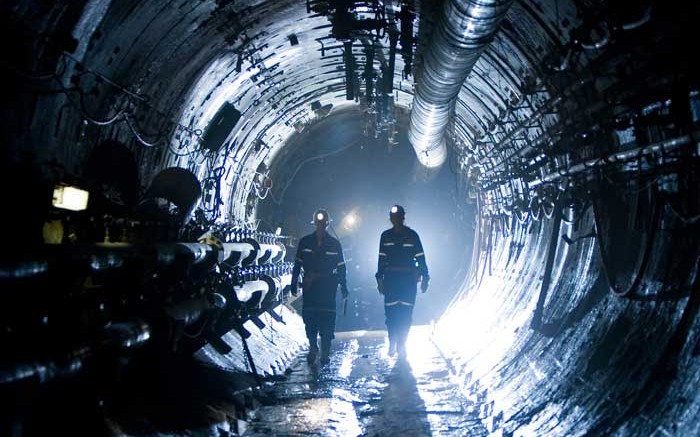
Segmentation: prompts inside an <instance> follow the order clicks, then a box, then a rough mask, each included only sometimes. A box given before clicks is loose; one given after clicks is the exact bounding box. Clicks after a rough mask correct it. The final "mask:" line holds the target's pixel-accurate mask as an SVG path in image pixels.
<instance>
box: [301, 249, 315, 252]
mask: <svg viewBox="0 0 700 437" xmlns="http://www.w3.org/2000/svg"><path fill="white" fill-rule="evenodd" d="M301 251H302V252H313V250H311V249H302V250H301Z"/></svg>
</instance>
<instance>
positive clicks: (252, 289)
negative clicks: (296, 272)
mask: <svg viewBox="0 0 700 437" xmlns="http://www.w3.org/2000/svg"><path fill="white" fill-rule="evenodd" d="M270 288H271V287H270V284H269V283H268V282H266V281H263V280H257V281H246V282H245V283H243V284H242V285H236V286H234V287H233V291H234V293H236V298H237V299H238V301H240V302H243V303H246V304H247V303H249V302H248V301H250V300H251V299H253V296H255V294H256V293H258V292H259V293H258V294H260V300H258V302H256V304H257V303H259V302H260V301H262V300H263V299H264V298H265V295H266V294H267V293H268V292H269V291H270ZM251 303H252V302H251Z"/></svg>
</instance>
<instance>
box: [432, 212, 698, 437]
mask: <svg viewBox="0 0 700 437" xmlns="http://www.w3.org/2000/svg"><path fill="white" fill-rule="evenodd" d="M665 211H666V215H665V216H664V218H665V219H666V223H667V226H671V224H669V223H673V220H674V218H673V216H672V215H671V214H669V213H668V210H665ZM555 220H557V218H553V219H549V220H546V219H545V220H542V221H539V222H531V223H528V224H527V225H521V224H520V223H519V222H517V220H515V219H514V218H513V220H512V229H510V230H508V229H504V227H502V226H501V222H499V221H490V220H488V219H484V218H483V217H482V218H480V219H479V231H480V239H478V240H477V244H478V248H479V262H478V264H475V266H474V268H473V270H472V274H471V277H470V278H469V280H468V282H467V283H465V285H464V288H463V291H462V292H461V294H460V295H459V296H458V297H457V298H455V300H454V301H453V303H452V305H451V307H450V308H449V309H448V311H447V313H446V315H445V316H444V317H443V318H442V319H441V320H440V322H439V323H438V325H437V326H436V329H435V336H434V338H435V341H436V342H437V344H438V345H439V346H440V347H441V349H442V350H443V352H444V353H445V354H446V356H447V357H448V358H449V360H450V361H451V367H452V372H453V377H454V378H455V379H456V380H457V381H458V382H459V383H460V384H461V387H462V389H463V391H464V393H465V394H466V395H467V396H469V397H471V398H472V399H473V400H474V401H477V402H483V403H485V404H486V406H485V407H484V409H483V411H482V417H483V420H484V422H485V423H486V425H487V427H488V428H489V429H490V430H494V431H495V430H502V431H503V432H504V433H505V434H507V435H582V434H589V433H591V434H593V435H610V434H617V433H621V434H631V435H656V433H659V434H661V435H694V434H697V432H698V422H697V420H696V419H697V414H698V411H699V408H700V403H699V402H698V400H697V398H696V397H695V396H689V395H688V394H689V393H694V392H696V390H697V389H698V388H699V387H698V384H699V382H700V381H699V380H698V377H697V372H698V370H700V363H699V362H698V360H697V355H698V353H699V352H700V351H699V349H698V346H699V345H700V343H698V340H697V338H698V337H697V334H698V329H700V324H699V323H698V320H697V319H696V317H695V315H696V313H697V292H698V290H697V288H698V286H697V282H698V281H697V265H695V266H692V263H693V261H695V262H697V261H696V260H697V252H696V251H695V249H693V248H692V246H686V249H689V250H690V251H689V252H686V251H684V250H680V249H679V246H678V244H679V241H681V240H683V239H688V238H690V240H694V239H695V236H694V235H692V234H688V233H687V232H683V231H681V232H666V233H664V235H662V236H661V237H658V238H657V240H656V242H655V245H654V252H653V256H652V259H651V260H650V264H649V267H648V269H647V271H646V275H645V279H644V280H643V282H642V284H643V285H642V286H641V288H640V290H639V291H638V292H639V293H640V294H641V295H646V296H647V297H646V298H641V297H639V298H632V297H621V296H618V295H616V294H614V293H613V292H611V290H610V289H609V287H608V284H607V280H606V278H605V275H604V274H603V272H602V271H601V259H600V254H599V250H598V249H599V248H598V247H597V240H596V239H595V238H593V237H590V238H583V239H581V240H579V241H575V242H574V243H573V244H571V245H569V244H567V243H566V242H565V241H563V239H562V238H561V236H562V235H566V234H568V235H572V227H573V226H572V225H569V224H567V223H565V222H563V221H562V222H561V225H560V227H559V229H556V228H557V226H556V225H555ZM559 220H560V219H559ZM592 223H593V214H592V212H591V210H590V209H589V210H587V211H586V213H585V214H584V215H583V216H582V217H581V218H580V219H579V221H578V223H576V225H577V227H578V228H579V229H583V230H587V229H590V228H591V226H592ZM573 233H574V234H575V232H573ZM584 234H585V232H584ZM489 238H491V239H492V240H491V242H489ZM553 242H556V246H554V245H553V244H552V243H553ZM691 244H694V243H691ZM553 247H556V248H555V250H556V254H555V256H554V259H553V262H552V269H551V275H548V274H547V273H548V269H547V259H548V252H549V251H550V250H552V248H553ZM619 250H624V248H619ZM678 257H680V258H686V259H685V261H688V259H687V258H690V265H688V263H687V262H684V261H681V262H682V263H684V265H685V268H684V269H674V272H672V273H671V274H672V275H678V279H679V280H680V281H681V282H683V283H684V286H683V287H681V288H682V289H683V291H682V292H680V293H679V294H676V295H673V296H671V295H669V294H667V295H666V296H663V292H661V293H660V290H663V285H662V284H659V282H658V281H656V280H655V278H659V277H663V276H664V275H666V274H667V273H668V268H669V266H671V265H674V263H675V261H674V258H678ZM625 274H626V275H628V276H632V275H633V274H634V272H632V271H629V270H628V271H626V272H625ZM545 280H546V281H547V282H549V283H548V285H547V286H546V287H544V290H545V293H546V297H545V298H544V299H543V300H542V304H543V306H542V311H541V315H538V314H537V308H538V301H539V300H540V299H541V294H542V292H543V287H542V284H543V281H545ZM693 282H694V285H691V284H693ZM691 286H692V287H694V288H692V293H694V294H691ZM645 292H650V293H649V294H645ZM689 294H691V296H690V297H689V296H688V295H689Z"/></svg>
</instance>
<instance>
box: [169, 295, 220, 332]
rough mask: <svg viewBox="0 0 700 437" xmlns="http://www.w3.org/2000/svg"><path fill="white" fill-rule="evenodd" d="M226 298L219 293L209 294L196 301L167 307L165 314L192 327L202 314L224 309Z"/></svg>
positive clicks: (186, 301) (191, 300)
mask: <svg viewBox="0 0 700 437" xmlns="http://www.w3.org/2000/svg"><path fill="white" fill-rule="evenodd" d="M225 305H226V298H225V297H224V296H222V295H220V294H218V293H209V294H207V295H205V296H200V297H197V298H195V299H190V300H185V301H182V302H178V303H175V304H171V305H168V306H166V307H165V308H164V309H165V312H166V313H167V314H168V316H170V318H172V319H173V320H178V321H181V322H183V323H184V324H185V325H190V324H192V323H194V322H196V321H197V320H199V319H200V317H201V316H202V314H204V313H205V312H206V311H209V310H212V309H222V308H223V307H224V306H225Z"/></svg>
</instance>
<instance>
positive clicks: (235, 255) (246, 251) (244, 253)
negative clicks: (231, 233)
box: [219, 243, 255, 266]
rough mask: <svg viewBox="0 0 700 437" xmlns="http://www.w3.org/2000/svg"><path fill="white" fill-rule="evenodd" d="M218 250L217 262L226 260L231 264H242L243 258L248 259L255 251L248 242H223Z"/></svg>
mask: <svg viewBox="0 0 700 437" xmlns="http://www.w3.org/2000/svg"><path fill="white" fill-rule="evenodd" d="M221 246H222V249H221V251H220V252H219V262H220V263H221V262H226V263H227V264H229V265H233V266H242V265H243V261H244V260H247V259H248V260H249V259H250V258H251V256H250V255H251V254H252V253H253V252H254V251H255V247H253V245H252V244H250V243H223V244H222V245H221Z"/></svg>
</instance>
